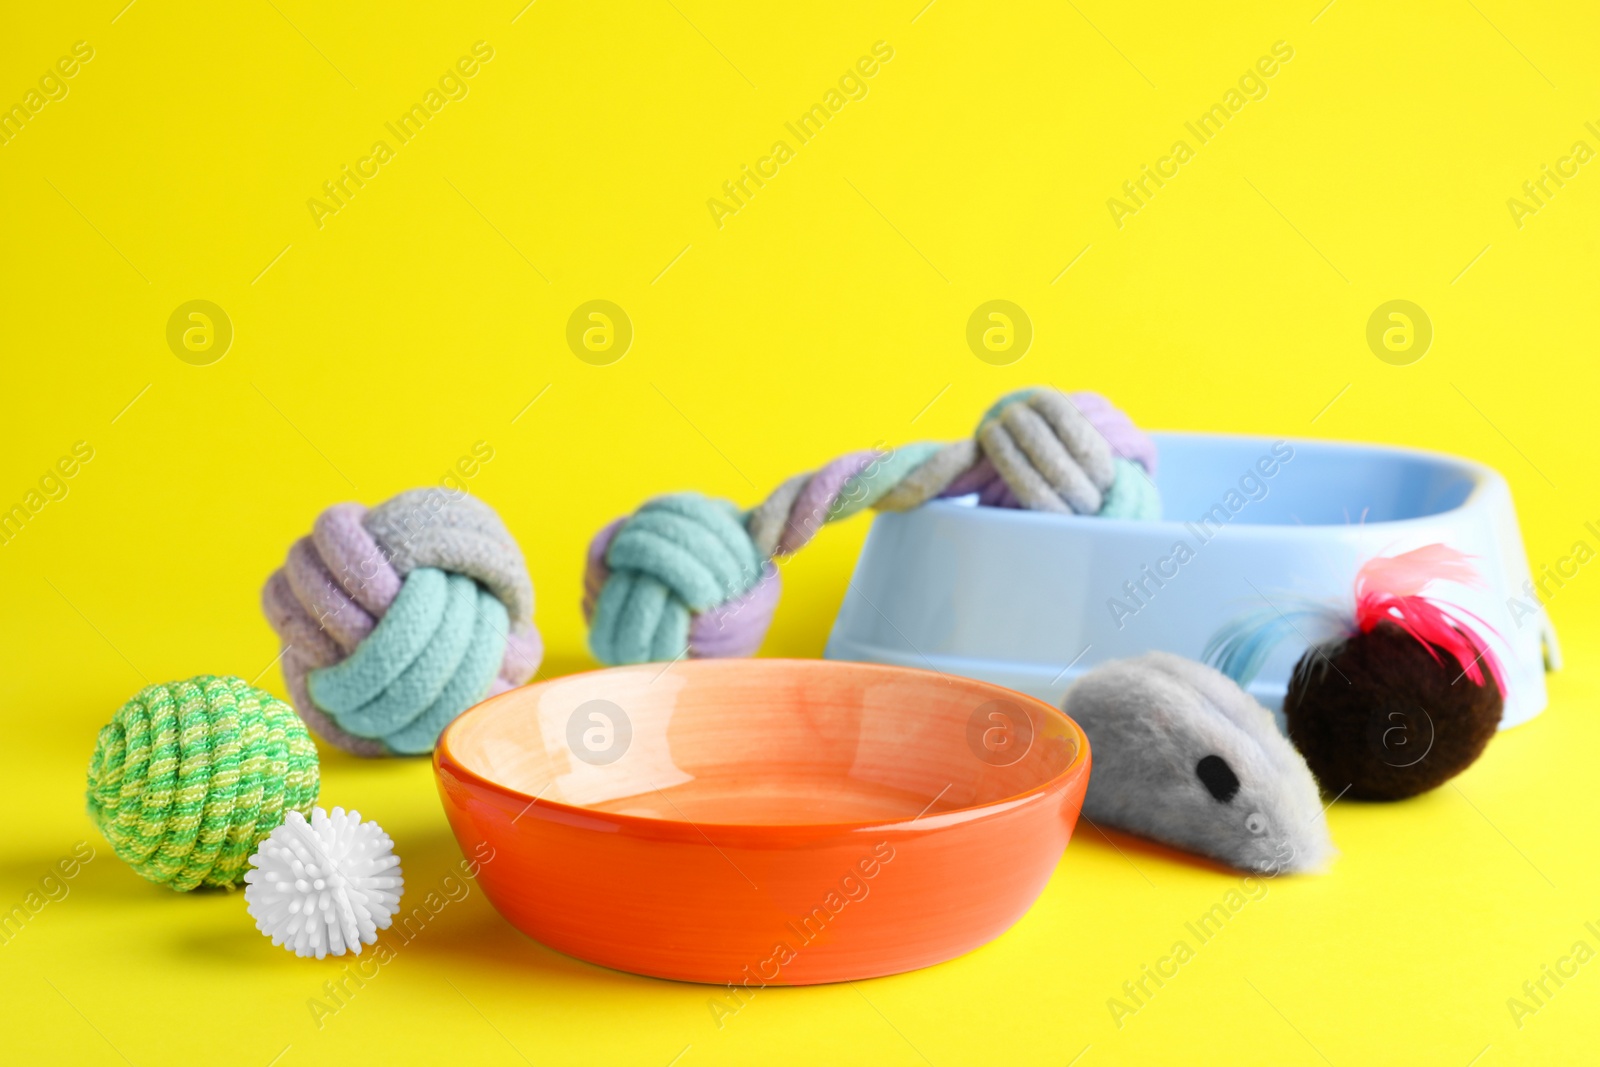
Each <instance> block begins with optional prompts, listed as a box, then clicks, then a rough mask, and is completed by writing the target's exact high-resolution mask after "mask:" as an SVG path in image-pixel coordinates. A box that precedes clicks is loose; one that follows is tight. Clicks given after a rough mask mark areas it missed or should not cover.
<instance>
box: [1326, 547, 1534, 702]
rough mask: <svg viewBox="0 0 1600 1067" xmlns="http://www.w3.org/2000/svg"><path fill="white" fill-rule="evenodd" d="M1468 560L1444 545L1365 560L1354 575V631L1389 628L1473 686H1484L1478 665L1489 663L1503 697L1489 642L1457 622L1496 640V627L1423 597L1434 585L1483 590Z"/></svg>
mask: <svg viewBox="0 0 1600 1067" xmlns="http://www.w3.org/2000/svg"><path fill="white" fill-rule="evenodd" d="M1471 559H1472V557H1471V556H1468V555H1467V554H1466V553H1464V552H1458V551H1457V550H1455V549H1453V548H1451V547H1450V546H1448V545H1442V544H1432V545H1424V546H1423V547H1421V548H1418V549H1413V550H1412V551H1410V552H1402V553H1400V554H1399V555H1397V556H1377V557H1375V558H1373V559H1370V560H1368V561H1367V562H1366V563H1365V564H1364V565H1363V566H1362V568H1361V570H1360V571H1358V572H1357V573H1356V589H1355V593H1356V626H1357V627H1358V628H1359V629H1360V630H1361V632H1362V633H1367V632H1369V631H1371V630H1372V628H1373V627H1375V626H1377V625H1378V624H1379V623H1380V622H1392V623H1394V624H1395V625H1396V626H1399V627H1400V628H1401V629H1402V630H1404V631H1405V632H1406V633H1408V634H1410V635H1411V636H1412V637H1414V638H1416V639H1417V640H1418V641H1420V642H1422V645H1423V647H1424V648H1426V649H1427V650H1428V654H1429V655H1431V656H1432V657H1433V658H1434V659H1435V660H1437V661H1438V662H1439V663H1441V664H1442V663H1443V662H1444V660H1443V659H1440V657H1439V654H1438V652H1436V651H1434V649H1435V648H1442V649H1444V650H1445V651H1447V652H1449V653H1450V654H1451V655H1452V656H1454V657H1455V658H1456V660H1457V661H1458V662H1460V663H1462V664H1463V665H1465V668H1466V670H1465V673H1466V676H1467V677H1468V678H1470V679H1472V681H1473V684H1475V685H1483V684H1484V675H1483V671H1482V670H1480V669H1479V667H1478V664H1479V662H1480V661H1481V662H1484V663H1487V664H1488V666H1489V673H1490V674H1492V675H1493V676H1494V681H1495V684H1496V685H1497V686H1499V687H1500V692H1501V694H1502V695H1503V694H1504V693H1505V692H1506V681H1505V674H1504V672H1503V671H1502V670H1501V668H1500V660H1499V659H1498V658H1497V657H1496V656H1495V654H1494V652H1493V651H1492V650H1491V649H1490V647H1489V642H1488V641H1487V640H1485V639H1484V638H1483V637H1482V636H1480V635H1479V634H1478V633H1477V632H1476V631H1474V630H1473V629H1472V627H1471V626H1470V625H1469V624H1468V623H1467V621H1466V619H1463V618H1461V617H1460V616H1461V615H1464V616H1466V618H1468V619H1472V620H1474V621H1475V622H1477V623H1478V625H1480V626H1482V627H1483V628H1484V629H1485V630H1486V631H1487V632H1488V633H1490V634H1492V635H1494V636H1495V637H1499V636H1500V635H1499V634H1497V633H1495V630H1494V627H1492V626H1490V625H1489V624H1488V623H1486V622H1484V621H1483V620H1482V619H1480V618H1478V616H1476V615H1474V614H1473V613H1472V612H1470V611H1467V610H1466V609H1465V608H1455V609H1454V611H1456V612H1459V613H1460V614H1459V615H1457V614H1452V610H1451V608H1449V607H1447V606H1446V605H1444V604H1441V603H1439V602H1438V601H1436V600H1433V599H1431V598H1429V597H1425V596H1423V595H1422V593H1423V592H1424V591H1425V590H1426V589H1427V588H1428V587H1429V586H1430V585H1432V584H1433V583H1434V582H1456V583H1458V584H1461V585H1469V586H1481V585H1482V584H1483V582H1482V579H1480V578H1479V576H1478V571H1477V569H1476V568H1475V567H1473V565H1472V564H1471V563H1470V562H1469V560H1471Z"/></svg>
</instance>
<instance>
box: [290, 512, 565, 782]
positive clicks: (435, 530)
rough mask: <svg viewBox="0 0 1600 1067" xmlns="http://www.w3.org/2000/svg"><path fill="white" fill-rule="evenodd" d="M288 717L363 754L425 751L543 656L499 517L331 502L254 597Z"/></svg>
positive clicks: (516, 557)
mask: <svg viewBox="0 0 1600 1067" xmlns="http://www.w3.org/2000/svg"><path fill="white" fill-rule="evenodd" d="M261 602H262V608H263V610H264V611H265V612H266V615H267V620H268V622H270V623H271V624H272V628H273V630H274V631H276V632H277V634H278V637H279V638H280V639H281V640H282V641H283V645H284V651H283V674H284V680H285V681H286V682H287V683H288V687H289V693H290V695H291V696H292V697H293V699H294V703H295V708H296V710H297V711H299V712H300V715H301V716H302V717H303V718H304V719H305V720H306V722H307V723H308V724H309V725H310V726H311V728H312V729H313V730H315V731H316V733H317V734H318V735H319V736H321V737H322V738H323V739H324V740H326V741H328V742H329V743H331V744H334V745H337V746H338V747H339V748H342V749H344V750H346V751H348V752H353V753H355V754H356V755H360V756H380V755H409V754H416V753H423V752H429V751H431V750H432V749H433V746H434V743H435V742H436V741H437V740H438V738H439V733H440V731H441V730H443V729H444V728H445V726H447V725H448V724H449V723H450V721H451V720H452V719H454V718H455V717H456V716H457V715H459V714H461V712H463V711H465V710H466V709H467V708H469V707H471V706H472V705H473V704H475V703H477V702H478V701H479V700H481V699H483V698H484V697H485V696H487V695H490V694H493V693H498V692H503V691H504V690H506V689H510V688H512V687H513V686H517V685H521V684H522V683H523V682H525V681H527V680H528V679H529V678H530V677H532V676H533V672H534V671H535V670H536V669H537V668H538V666H539V660H540V658H541V656H542V654H543V645H542V644H541V642H540V640H539V632H538V631H537V630H536V629H534V626H533V583H532V582H531V581H530V580H529V578H528V569H527V565H526V563H525V562H524V561H523V558H522V550H521V549H519V548H518V547H517V543H516V541H514V540H513V539H512V537H511V534H510V533H509V532H508V531H507V530H506V528H505V524H504V523H502V522H501V521H500V517H499V516H498V515H497V514H495V512H494V509H493V508H491V507H489V506H488V505H487V504H485V503H483V502H482V501H480V500H476V499H474V498H473V497H470V496H468V495H467V494H465V493H462V492H460V491H457V490H450V489H445V488H431V489H413V490H410V491H408V492H404V493H401V494H400V495H399V496H396V497H394V498H393V499H392V500H388V501H386V502H384V503H382V504H379V505H378V506H377V507H375V508H373V509H371V510H370V511H369V510H367V509H366V508H364V507H362V506H361V505H360V504H335V505H334V506H333V507H331V508H328V509H327V510H326V511H324V512H323V513H322V514H321V515H319V516H317V520H316V523H315V524H314V525H313V528H312V532H311V535H310V536H309V537H302V538H300V540H298V541H296V542H295V543H294V546H293V547H292V548H290V549H289V557H288V560H287V561H286V562H285V563H284V565H283V566H282V567H280V568H279V569H278V570H276V571H274V572H273V574H272V577H271V578H269V579H268V580H267V584H266V587H265V588H264V589H263V590H262V592H261Z"/></svg>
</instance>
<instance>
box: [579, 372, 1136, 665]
mask: <svg viewBox="0 0 1600 1067" xmlns="http://www.w3.org/2000/svg"><path fill="white" fill-rule="evenodd" d="M1155 465H1156V449H1155V445H1154V443H1153V442H1152V441H1151V440H1150V438H1149V437H1147V436H1146V435H1145V434H1144V433H1143V432H1141V431H1140V430H1139V429H1138V428H1137V427H1135V426H1134V425H1133V423H1132V422H1131V421H1130V420H1129V419H1128V417H1127V416H1126V415H1125V414H1123V413H1122V412H1121V411H1119V410H1118V409H1117V408H1115V407H1113V406H1112V404H1111V403H1110V402H1109V401H1107V400H1106V399H1105V398H1104V397H1101V396H1099V395H1098V394H1095V393H1073V394H1063V393H1061V392H1060V391H1058V390H1055V389H1051V388H1036V389H1026V390H1022V391H1020V392H1016V393H1012V394H1010V395H1008V396H1005V397H1003V398H1001V400H1000V401H999V402H998V403H997V404H995V405H994V407H992V408H990V409H989V411H988V412H987V413H986V414H985V415H984V417H983V420H982V421H981V423H980V424H979V426H978V430H977V433H976V435H975V436H974V437H970V438H966V439H964V440H960V441H955V442H952V443H949V444H939V443H934V442H923V443H919V444H912V445H904V446H901V447H900V448H898V449H894V450H889V451H882V450H876V449H872V450H867V451H863V452H852V453H850V454H849V455H846V456H841V457H840V458H838V459H836V460H834V461H833V462H831V463H829V464H827V465H826V466H824V467H822V468H821V469H820V470H816V471H813V472H811V473H808V474H800V475H796V476H795V477H793V478H791V479H789V480H788V481H786V482H784V483H783V484H782V485H781V486H779V487H778V488H777V489H776V490H775V491H774V492H773V493H772V494H771V495H770V496H769V497H767V499H766V500H765V501H763V502H762V503H761V504H759V505H757V506H756V507H754V508H752V509H750V510H749V511H743V512H741V511H740V510H739V509H738V508H737V507H736V506H735V505H734V504H732V503H731V502H729V501H723V500H713V499H711V498H709V497H706V496H703V495H701V494H699V493H677V494H674V495H671V496H665V497H660V498H657V499H655V500H652V501H650V502H648V503H646V504H645V505H644V506H643V507H641V508H640V509H639V510H638V511H636V512H634V513H633V514H632V515H630V516H627V517H626V518H622V519H618V520H616V521H615V522H612V523H611V524H610V525H608V526H606V527H605V528H604V529H602V530H601V531H600V532H599V533H598V534H596V535H595V537H594V540H593V541H592V542H591V543H590V545H589V552H588V562H587V568H586V570H585V575H584V604H583V607H584V615H585V617H587V618H588V620H589V623H590V630H589V647H590V650H591V651H592V652H593V653H594V655H595V657H596V658H597V659H599V660H600V661H601V662H603V663H607V664H624V663H644V662H650V661H652V660H670V659H676V658H678V657H679V656H683V655H685V654H687V655H688V656H689V657H691V658H710V657H724V656H749V655H753V654H754V653H755V651H756V649H757V648H758V647H759V646H760V644H761V639H762V637H763V636H765V634H766V631H767V627H768V626H769V625H770V623H771V621H772V614H773V611H774V610H775V609H776V608H777V604H778V594H779V584H780V583H779V578H778V569H777V566H776V563H775V561H776V560H777V559H779V558H781V557H783V556H787V555H790V554H792V553H794V552H797V551H799V550H800V549H801V548H802V547H804V546H805V545H806V543H807V542H809V541H810V540H811V538H812V537H814V536H815V535H816V533H817V531H818V530H819V529H820V528H821V527H822V526H823V524H825V523H829V522H837V521H839V520H840V519H845V518H849V517H850V516H851V515H854V514H856V513H857V512H859V511H862V510H864V509H866V508H868V507H871V508H875V509H877V510H879V511H909V510H911V509H912V508H915V507H919V506H921V505H922V504H925V503H927V502H928V501H930V500H934V499H938V498H949V497H959V496H967V495H970V494H974V493H975V494H977V497H978V501H979V503H981V504H988V505H992V506H998V507H1024V508H1031V509H1033V510H1037V511H1051V512H1057V513H1062V514H1077V515H1097V516H1102V517H1106V518H1122V519H1155V518H1159V517H1160V512H1161V500H1160V496H1159V494H1158V493H1157V492H1156V488H1155V485H1154V483H1152V482H1151V480H1150V477H1149V476H1150V475H1152V474H1154V473H1155Z"/></svg>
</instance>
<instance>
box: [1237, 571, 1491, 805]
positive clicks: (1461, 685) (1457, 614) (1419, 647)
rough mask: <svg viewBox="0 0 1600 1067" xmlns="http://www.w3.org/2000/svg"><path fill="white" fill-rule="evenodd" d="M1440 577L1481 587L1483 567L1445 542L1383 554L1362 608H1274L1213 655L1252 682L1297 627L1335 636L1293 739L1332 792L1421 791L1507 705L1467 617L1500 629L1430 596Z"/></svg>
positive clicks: (1308, 664)
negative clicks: (1475, 565) (1425, 593)
mask: <svg viewBox="0 0 1600 1067" xmlns="http://www.w3.org/2000/svg"><path fill="white" fill-rule="evenodd" d="M1437 581H1455V582H1459V583H1462V584H1475V583H1476V582H1477V572H1476V571H1475V570H1474V569H1473V568H1472V566H1471V564H1470V563H1469V562H1468V557H1467V556H1465V555H1464V554H1462V553H1460V552H1457V551H1456V550H1455V549H1452V548H1449V547H1447V546H1445V545H1439V544H1434V545H1428V546H1426V547H1424V548H1419V549H1416V550H1414V551H1412V552H1405V553H1401V554H1399V555H1396V556H1380V557H1377V558H1375V559H1372V560H1369V561H1368V562H1367V563H1366V564H1365V565H1364V566H1363V567H1362V568H1361V570H1360V571H1359V572H1358V574H1357V576H1356V583H1355V607H1354V611H1353V612H1347V611H1341V610H1337V609H1333V608H1330V607H1328V606H1326V605H1322V604H1315V603H1310V602H1302V603H1300V604H1298V605H1296V606H1295V607H1294V608H1292V609H1291V610H1290V611H1287V612H1284V611H1280V610H1278V609H1277V608H1276V607H1274V608H1271V609H1269V610H1268V611H1263V612H1260V613H1257V614H1256V615H1252V616H1250V617H1248V618H1245V619H1241V620H1239V621H1237V622H1235V623H1232V624H1230V625H1229V626H1227V627H1225V628H1224V629H1223V630H1222V631H1221V632H1219V633H1218V634H1217V635H1216V636H1215V637H1214V638H1212V641H1211V643H1210V645H1209V646H1208V647H1207V649H1206V656H1207V659H1208V660H1209V661H1211V662H1212V663H1214V664H1215V665H1216V666H1217V667H1218V669H1220V670H1221V671H1222V672H1223V673H1224V674H1227V675H1228V676H1229V677H1231V678H1233V679H1234V680H1235V681H1237V682H1239V683H1240V684H1241V685H1244V684H1247V683H1248V681H1249V679H1250V678H1252V677H1254V676H1255V674H1256V672H1257V671H1259V670H1260V668H1261V666H1262V665H1263V664H1264V663H1265V662H1266V659H1267V656H1268V654H1269V653H1270V652H1271V651H1272V649H1273V648H1274V647H1276V646H1277V644H1278V643H1279V642H1281V641H1282V640H1284V639H1285V638H1286V637H1287V636H1288V635H1289V633H1290V632H1291V631H1292V632H1295V633H1301V632H1304V631H1305V630H1306V629H1312V630H1318V631H1320V632H1324V633H1327V632H1331V633H1332V635H1333V636H1332V637H1331V638H1330V639H1328V640H1325V641H1323V642H1321V643H1318V644H1313V645H1312V647H1311V648H1309V649H1308V650H1307V651H1306V653H1305V655H1304V656H1302V657H1301V658H1300V662H1299V663H1297V664H1296V665H1295V669H1294V674H1293V675H1292V677H1291V678H1290V680H1289V691H1288V694H1287V695H1286V696H1285V697H1284V702H1283V711H1284V717H1285V718H1286V720H1287V721H1288V733H1289V740H1290V741H1292V742H1293V743H1294V746H1295V747H1296V748H1297V749H1299V750H1300V753H1301V755H1303V756H1304V757H1305V759H1306V763H1307V765H1308V766H1309V767H1310V768H1311V772H1312V774H1314V775H1316V778H1317V782H1318V783H1319V784H1320V785H1321V786H1322V789H1323V791H1324V792H1325V793H1327V794H1329V795H1333V796H1349V797H1351V798H1353V799H1357V800H1403V799H1405V798H1407V797H1413V796H1416V795H1417V794H1419V793H1425V792H1427V791H1428V790H1430V789H1434V788H1437V787H1438V786H1440V785H1443V784H1444V783H1445V782H1447V781H1449V780H1450V779H1451V778H1454V777H1455V776H1456V775H1458V774H1460V773H1461V772H1462V771H1464V770H1466V769H1467V767H1469V766H1470V765H1471V764H1472V762H1473V761H1474V760H1476V759H1477V758H1478V756H1479V755H1481V754H1482V753H1483V750H1484V747H1485V746H1486V745H1488V743H1489V739H1490V738H1491V737H1493V736H1494V734H1495V731H1496V730H1497V729H1498V728H1499V725H1500V714H1501V711H1502V709H1503V707H1504V703H1505V700H1504V694H1505V678H1504V674H1503V672H1502V671H1501V669H1500V662H1499V660H1498V659H1496V657H1495V655H1494V653H1493V652H1492V651H1491V650H1490V648H1489V644H1488V642H1487V641H1486V640H1485V639H1484V638H1483V637H1482V636H1480V635H1479V633H1478V632H1477V631H1476V630H1474V629H1473V627H1472V626H1471V625H1470V624H1469V623H1468V621H1467V620H1468V619H1471V620H1474V621H1476V622H1477V623H1478V624H1479V625H1480V626H1481V627H1483V629H1484V630H1486V631H1488V632H1490V633H1493V631H1492V630H1491V629H1489V627H1488V624H1487V623H1484V622H1483V620H1482V619H1479V618H1478V617H1477V616H1475V615H1472V614H1471V613H1470V612H1466V611H1463V610H1461V609H1458V608H1457V609H1452V608H1449V607H1446V606H1445V605H1443V604H1440V603H1439V602H1438V601H1435V600H1433V599H1431V598H1429V597H1425V596H1423V595H1422V593H1423V591H1424V590H1426V589H1427V588H1428V587H1429V586H1431V585H1432V584H1433V583H1434V582H1437ZM1463 616H1465V618H1463ZM1296 619H1298V620H1300V622H1299V624H1298V625H1297V624H1296V621H1295V620H1296Z"/></svg>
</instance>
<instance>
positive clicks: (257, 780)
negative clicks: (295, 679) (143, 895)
mask: <svg viewBox="0 0 1600 1067" xmlns="http://www.w3.org/2000/svg"><path fill="white" fill-rule="evenodd" d="M317 786H318V772H317V748H316V745H315V744H314V743H313V742H312V740H311V735H310V734H308V733H307V732H306V727H305V723H303V722H302V721H301V720H300V716H298V715H296V714H295V712H294V709H293V708H291V707H290V706H289V705H287V704H285V703H284V702H283V701H281V700H279V699H278V698H277V697H275V696H273V695H272V694H271V693H268V692H265V691H263V690H260V689H257V688H255V687H254V686H252V685H250V684H249V683H247V682H245V681H243V680H242V679H239V678H216V677H212V676H210V675H200V676H199V677H196V678H190V679H188V680H186V681H182V682H169V683H168V684H166V685H152V686H149V687H147V688H145V689H142V690H140V691H139V693H138V694H137V695H135V696H134V698H133V699H132V700H130V701H128V702H127V703H126V704H124V705H123V707H122V710H121V711H119V712H117V714H116V717H115V718H114V719H112V720H111V722H110V723H109V724H107V725H106V726H104V727H102V728H101V730H100V737H99V739H98V740H97V741H96V742H95V748H94V757H93V758H92V759H91V760H90V761H89V815H90V816H91V817H92V818H93V819H94V821H95V823H96V825H98V826H99V827H100V832H101V833H103V834H105V836H106V840H108V841H110V842H111V847H112V848H113V849H115V850H116V853H117V855H118V856H120V857H121V858H122V859H123V861H124V862H126V863H127V864H128V865H129V866H131V867H132V868H133V869H134V870H135V871H137V872H138V873H139V874H140V875H141V876H142V877H144V878H148V879H149V880H150V881H152V882H155V883H157V884H159V885H166V886H170V887H171V888H173V889H176V890H179V891H186V890H190V889H193V888H195V887H196V886H200V885H211V886H233V885H237V884H239V883H240V882H242V881H243V880H244V872H245V869H246V866H247V861H248V859H249V857H250V854H251V853H252V852H254V851H255V847H256V844H257V843H258V842H260V841H261V839H262V838H264V837H266V836H267V835H268V834H269V833H271V832H272V831H273V830H274V829H276V828H277V827H278V826H279V824H281V823H282V822H283V820H284V816H285V815H286V814H287V813H288V812H290V811H298V812H300V813H302V814H306V813H309V812H310V811H311V807H312V805H313V804H314V803H315V802H316V799H317Z"/></svg>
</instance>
